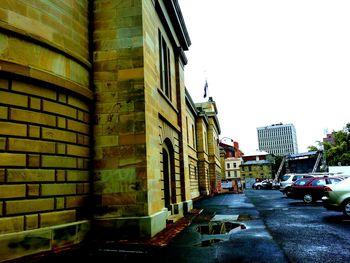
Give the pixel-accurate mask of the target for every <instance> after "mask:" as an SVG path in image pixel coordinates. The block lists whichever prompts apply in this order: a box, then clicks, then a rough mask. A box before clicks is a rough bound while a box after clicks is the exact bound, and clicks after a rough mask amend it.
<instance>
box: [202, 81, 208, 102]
mask: <svg viewBox="0 0 350 263" xmlns="http://www.w3.org/2000/svg"><path fill="white" fill-rule="evenodd" d="M207 92H208V81H205V85H204V96H203V97H204V98H206V97H207Z"/></svg>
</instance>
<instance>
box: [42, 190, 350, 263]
mask: <svg viewBox="0 0 350 263" xmlns="http://www.w3.org/2000/svg"><path fill="white" fill-rule="evenodd" d="M194 208H197V209H202V212H201V213H200V214H199V215H198V216H196V217H195V218H194V219H193V221H192V223H191V224H190V225H189V226H188V227H187V228H185V229H184V230H183V231H182V232H180V233H179V234H178V235H177V236H176V237H175V238H173V239H172V241H171V242H170V243H169V244H168V245H167V246H166V247H154V246H138V245H136V246H135V245H128V244H126V245H125V246H123V247H112V248H108V249H102V250H94V249H92V250H89V251H82V252H79V253H78V254H76V255H73V257H72V256H71V255H68V256H64V257H60V258H50V259H46V260H44V261H40V263H46V262H50V263H56V262H77V261H78V259H79V261H89V262H99V263H102V262H139V261H143V262H146V261H148V262H152V263H156V262H162V263H163V262H169V263H175V262H176V263H186V262H188V263H196V262H198V263H226V262H227V263H228V262H242V263H243V262H247V263H255V262H257V263H265V262H266V263H274V262H275V263H284V262H292V263H299V262H300V263H308V262H312V263H318V262H320V263H321V262H325V263H327V262H337V263H341V262H344V263H345V262H350V222H349V221H346V220H344V219H343V217H342V215H341V213H338V212H331V211H327V210H326V209H325V208H323V206H322V203H321V202H318V203H314V204H304V203H303V202H302V201H296V200H293V199H289V198H286V197H285V196H283V195H282V193H280V192H279V191H278V190H245V191H244V193H243V194H220V195H217V196H214V197H211V198H207V199H202V200H200V201H197V202H195V203H194Z"/></svg>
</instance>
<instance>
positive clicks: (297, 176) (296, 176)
mask: <svg viewBox="0 0 350 263" xmlns="http://www.w3.org/2000/svg"><path fill="white" fill-rule="evenodd" d="M300 178H303V176H302V175H294V177H293V179H292V181H296V180H298V179H300Z"/></svg>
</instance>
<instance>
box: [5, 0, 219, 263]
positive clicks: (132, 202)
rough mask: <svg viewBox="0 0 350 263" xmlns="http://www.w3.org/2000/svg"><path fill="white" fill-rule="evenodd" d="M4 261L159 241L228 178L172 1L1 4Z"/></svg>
mask: <svg viewBox="0 0 350 263" xmlns="http://www.w3.org/2000/svg"><path fill="white" fill-rule="evenodd" d="M0 28H1V30H0V262H2V261H7V260H11V259H16V258H20V257H23V256H29V255H34V254H37V253H42V252H48V251H52V250H57V249H62V248H69V247H72V246H74V245H77V244H79V243H80V242H81V241H82V240H83V239H84V238H85V236H86V234H87V233H89V232H90V231H95V232H97V233H98V234H100V235H101V236H102V237H108V238H116V239H117V238H128V237H151V236H154V235H155V234H157V233H158V232H160V231H161V230H162V229H164V228H165V227H166V222H167V220H168V219H169V218H174V217H175V218H176V217H181V216H182V215H183V213H185V212H187V211H189V210H190V209H191V208H192V200H193V199H195V198H198V197H200V196H202V195H209V194H211V193H212V192H215V191H217V188H218V186H219V184H218V182H220V162H219V151H218V136H219V134H220V125H219V122H218V119H217V109H216V105H215V102H214V101H213V100H212V99H210V100H209V101H208V102H205V103H199V104H195V103H193V101H192V99H191V97H190V95H189V94H188V92H187V91H186V88H185V86H184V66H185V64H186V62H187V59H186V56H185V54H184V50H187V49H188V47H189V46H190V44H191V42H190V38H189V36H188V33H187V30H186V26H185V23H184V20H183V18H182V15H181V11H180V7H179V5H178V3H177V1H176V0H169V1H165V0H164V1H162V0H125V1H117V0H94V1H84V0H81V1H39V0H38V1H25V0H11V1H2V2H1V6H0Z"/></svg>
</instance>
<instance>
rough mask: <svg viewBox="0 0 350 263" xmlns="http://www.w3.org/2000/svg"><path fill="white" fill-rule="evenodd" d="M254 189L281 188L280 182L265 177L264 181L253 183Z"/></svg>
mask: <svg viewBox="0 0 350 263" xmlns="http://www.w3.org/2000/svg"><path fill="white" fill-rule="evenodd" d="M252 188H253V189H258V190H259V189H279V183H278V182H277V181H275V180H272V179H265V180H262V181H256V182H255V183H254V184H253V185H252Z"/></svg>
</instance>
